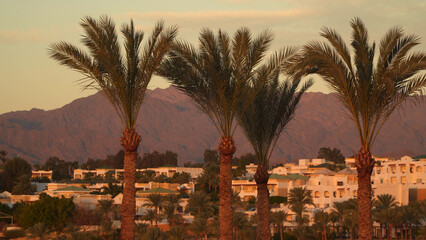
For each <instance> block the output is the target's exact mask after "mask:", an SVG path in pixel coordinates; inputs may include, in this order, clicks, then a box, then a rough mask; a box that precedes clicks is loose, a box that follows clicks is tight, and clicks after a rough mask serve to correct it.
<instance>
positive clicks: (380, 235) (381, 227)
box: [379, 223, 383, 240]
mask: <svg viewBox="0 0 426 240" xmlns="http://www.w3.org/2000/svg"><path fill="white" fill-rule="evenodd" d="M382 235H383V225H382V223H380V232H379V238H380V240H383V236H382Z"/></svg>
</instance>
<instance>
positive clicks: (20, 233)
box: [4, 229, 25, 239]
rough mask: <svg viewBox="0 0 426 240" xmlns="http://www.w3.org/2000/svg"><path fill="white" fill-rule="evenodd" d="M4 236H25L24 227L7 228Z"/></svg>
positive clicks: (8, 237)
mask: <svg viewBox="0 0 426 240" xmlns="http://www.w3.org/2000/svg"><path fill="white" fill-rule="evenodd" d="M4 236H5V237H6V238H7V239H13V238H19V237H24V236H25V231H24V230H23V229H13V230H6V231H5V232H4Z"/></svg>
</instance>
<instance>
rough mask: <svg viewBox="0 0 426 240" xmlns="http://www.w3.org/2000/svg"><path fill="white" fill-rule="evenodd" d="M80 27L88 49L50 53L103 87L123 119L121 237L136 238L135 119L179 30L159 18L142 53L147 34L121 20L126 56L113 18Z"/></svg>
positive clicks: (62, 47)
mask: <svg viewBox="0 0 426 240" xmlns="http://www.w3.org/2000/svg"><path fill="white" fill-rule="evenodd" d="M81 26H82V27H83V30H84V35H83V39H82V43H83V45H85V46H86V47H87V48H88V49H89V53H86V52H85V51H84V50H81V49H79V48H77V47H75V46H73V45H71V44H69V43H66V42H59V43H56V44H52V45H51V46H50V49H49V53H50V56H51V57H52V58H53V59H55V60H57V61H58V62H59V63H60V64H61V65H65V66H67V67H69V68H71V69H73V70H76V71H77V72H80V73H82V74H83V75H84V78H83V80H82V84H83V86H84V88H95V89H98V90H102V93H103V94H104V95H105V96H106V98H107V99H108V100H109V101H110V103H111V104H112V106H113V107H114V109H115V110H116V112H117V114H118V116H119V117H120V120H121V121H122V123H123V126H124V130H123V132H122V133H123V135H122V137H121V139H120V141H121V145H122V146H123V149H124V191H123V204H122V207H121V210H122V212H121V239H134V235H135V223H134V219H135V214H136V212H135V211H136V210H135V209H136V205H135V170H136V159H137V149H138V146H139V144H140V142H141V137H140V135H139V134H138V133H137V132H136V131H135V127H136V120H137V117H138V114H139V110H140V106H141V104H142V102H143V100H144V97H145V91H146V89H147V87H148V83H149V82H150V80H151V77H152V75H153V74H154V73H155V72H156V70H157V68H158V66H159V64H160V62H161V61H162V59H163V56H164V55H165V54H166V53H167V51H168V50H169V46H170V45H171V43H172V42H173V40H174V38H175V36H176V34H177V28H176V27H172V28H170V29H168V30H164V24H163V22H159V23H158V24H157V25H156V26H155V28H154V31H153V33H152V36H151V38H150V39H149V40H148V42H147V44H146V46H145V48H144V49H143V50H142V53H141V51H140V46H141V42H142V40H143V36H144V35H143V32H142V31H138V30H135V28H134V25H133V21H130V24H123V26H122V27H121V33H122V34H123V36H124V50H125V51H124V53H125V54H124V56H123V54H122V51H121V48H120V45H119V41H118V37H117V33H116V29H115V24H114V23H113V21H112V19H110V18H109V17H106V16H102V17H101V18H100V19H99V20H98V21H97V20H95V19H93V18H91V17H85V18H83V20H82V22H81Z"/></svg>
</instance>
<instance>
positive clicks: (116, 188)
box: [101, 182, 123, 198]
mask: <svg viewBox="0 0 426 240" xmlns="http://www.w3.org/2000/svg"><path fill="white" fill-rule="evenodd" d="M122 192H123V185H121V186H120V185H118V184H115V183H111V182H110V183H108V186H107V187H102V188H101V193H103V194H109V195H111V197H112V198H115V197H116V196H117V195H118V194H120V193H122Z"/></svg>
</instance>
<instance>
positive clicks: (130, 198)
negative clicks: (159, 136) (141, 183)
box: [120, 128, 141, 240]
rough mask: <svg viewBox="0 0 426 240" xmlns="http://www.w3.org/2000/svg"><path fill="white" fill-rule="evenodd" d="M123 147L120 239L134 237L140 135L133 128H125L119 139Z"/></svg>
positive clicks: (131, 238)
mask: <svg viewBox="0 0 426 240" xmlns="http://www.w3.org/2000/svg"><path fill="white" fill-rule="evenodd" d="M120 141H121V146H123V148H124V189H123V202H122V204H121V240H133V239H134V238H135V215H136V199H135V192H136V191H135V172H136V159H137V156H138V153H137V149H138V146H139V143H140V142H141V137H140V135H139V134H138V133H136V131H135V130H134V129H128V128H126V129H125V130H124V131H123V136H122V137H121V139H120Z"/></svg>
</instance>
